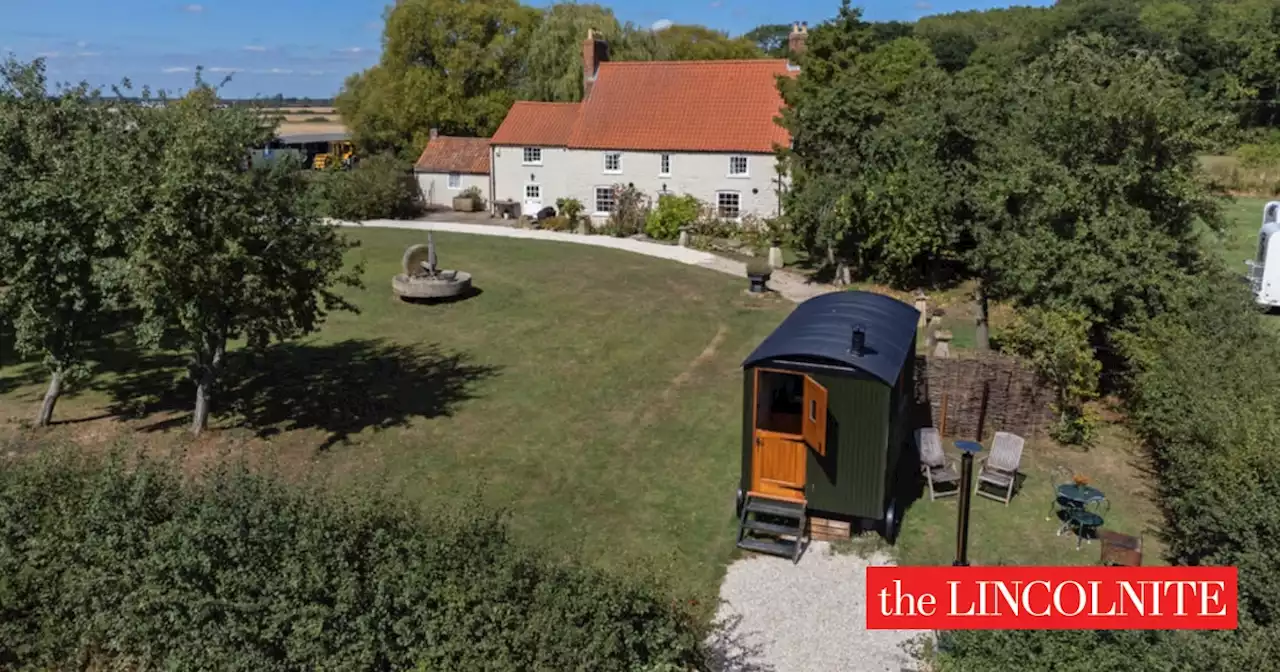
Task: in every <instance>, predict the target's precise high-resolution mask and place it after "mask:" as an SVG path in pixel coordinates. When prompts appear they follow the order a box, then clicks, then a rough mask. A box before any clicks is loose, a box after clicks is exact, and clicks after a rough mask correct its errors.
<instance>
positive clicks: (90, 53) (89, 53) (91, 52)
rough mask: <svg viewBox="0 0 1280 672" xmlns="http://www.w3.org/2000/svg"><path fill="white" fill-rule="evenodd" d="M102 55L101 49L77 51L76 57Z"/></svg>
mask: <svg viewBox="0 0 1280 672" xmlns="http://www.w3.org/2000/svg"><path fill="white" fill-rule="evenodd" d="M101 55H102V52H101V51H77V52H76V58H97V57H99V56H101Z"/></svg>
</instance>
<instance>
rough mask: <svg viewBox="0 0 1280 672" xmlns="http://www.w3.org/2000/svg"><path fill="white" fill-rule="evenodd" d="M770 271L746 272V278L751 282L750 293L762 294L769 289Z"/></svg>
mask: <svg viewBox="0 0 1280 672" xmlns="http://www.w3.org/2000/svg"><path fill="white" fill-rule="evenodd" d="M770 277H772V274H771V273H748V274H747V280H749V281H750V282H751V288H750V291H751V293H752V294H764V293H765V292H767V291H769V285H768V282H769V278H770Z"/></svg>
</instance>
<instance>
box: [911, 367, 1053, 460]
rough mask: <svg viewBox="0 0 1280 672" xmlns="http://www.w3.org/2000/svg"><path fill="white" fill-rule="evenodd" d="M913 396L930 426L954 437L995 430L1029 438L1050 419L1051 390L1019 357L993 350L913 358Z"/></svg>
mask: <svg viewBox="0 0 1280 672" xmlns="http://www.w3.org/2000/svg"><path fill="white" fill-rule="evenodd" d="M944 398H945V399H946V418H945V423H944V418H943V417H942V413H943V399H944ZM916 399H917V402H919V403H920V404H922V405H924V406H926V407H927V408H928V409H929V411H930V417H931V418H932V420H933V426H934V427H938V428H940V429H942V431H943V432H944V435H945V436H948V437H951V438H957V439H979V440H983V441H986V440H989V439H990V438H991V436H992V434H994V433H995V432H998V431H1003V432H1011V433H1013V434H1017V435H1019V436H1021V437H1023V438H1026V439H1032V438H1035V437H1038V436H1040V435H1041V434H1043V433H1044V432H1045V431H1046V430H1047V429H1048V427H1049V425H1050V423H1051V422H1052V421H1053V409H1052V403H1053V393H1052V391H1051V390H1050V389H1049V388H1048V387H1047V386H1045V385H1044V384H1043V383H1042V382H1041V381H1040V380H1039V379H1038V376H1036V374H1035V372H1034V371H1032V370H1031V369H1030V368H1029V367H1028V366H1027V365H1026V364H1025V363H1023V362H1022V360H1020V359H1018V358H1017V357H1013V356H1010V355H1004V354H1000V353H994V352H989V353H974V354H970V353H964V354H962V355H960V356H954V357H947V358H938V357H927V356H917V357H916Z"/></svg>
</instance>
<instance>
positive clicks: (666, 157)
mask: <svg viewBox="0 0 1280 672" xmlns="http://www.w3.org/2000/svg"><path fill="white" fill-rule="evenodd" d="M658 161H659V164H658V165H659V168H658V176H659V177H671V155H670V154H663V155H662V156H661V158H659V159H658Z"/></svg>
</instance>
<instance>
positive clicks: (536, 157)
mask: <svg viewBox="0 0 1280 672" xmlns="http://www.w3.org/2000/svg"><path fill="white" fill-rule="evenodd" d="M524 165H526V166H540V165H542V148H541V147H525V148H524Z"/></svg>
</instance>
